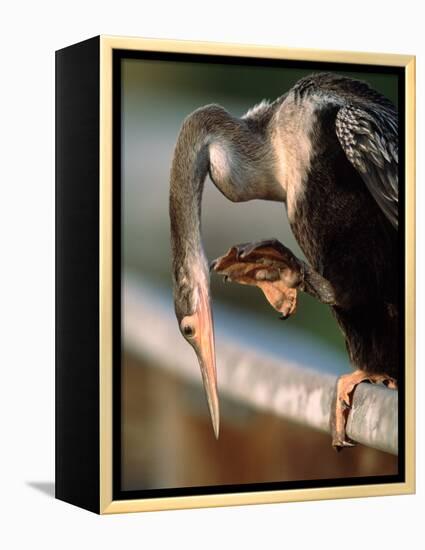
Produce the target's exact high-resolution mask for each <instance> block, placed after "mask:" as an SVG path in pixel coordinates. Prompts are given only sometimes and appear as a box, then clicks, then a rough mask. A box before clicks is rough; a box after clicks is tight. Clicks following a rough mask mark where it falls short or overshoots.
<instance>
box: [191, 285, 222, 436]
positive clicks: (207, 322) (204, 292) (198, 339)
mask: <svg viewBox="0 0 425 550" xmlns="http://www.w3.org/2000/svg"><path fill="white" fill-rule="evenodd" d="M194 317H196V321H197V323H196V324H197V327H198V330H197V334H196V335H195V339H194V340H195V341H194V344H195V345H194V349H195V351H196V355H197V356H198V361H199V365H200V367H201V374H202V380H203V383H204V388H205V393H206V396H207V401H208V407H209V410H210V415H211V421H212V425H213V429H214V434H215V437H216V439H218V435H219V429H220V408H219V402H218V392H217V370H216V365H215V347H214V323H213V318H212V311H211V304H210V298H209V292H208V288H207V287H206V286H204V285H199V301H198V307H197V310H196V312H195V314H194Z"/></svg>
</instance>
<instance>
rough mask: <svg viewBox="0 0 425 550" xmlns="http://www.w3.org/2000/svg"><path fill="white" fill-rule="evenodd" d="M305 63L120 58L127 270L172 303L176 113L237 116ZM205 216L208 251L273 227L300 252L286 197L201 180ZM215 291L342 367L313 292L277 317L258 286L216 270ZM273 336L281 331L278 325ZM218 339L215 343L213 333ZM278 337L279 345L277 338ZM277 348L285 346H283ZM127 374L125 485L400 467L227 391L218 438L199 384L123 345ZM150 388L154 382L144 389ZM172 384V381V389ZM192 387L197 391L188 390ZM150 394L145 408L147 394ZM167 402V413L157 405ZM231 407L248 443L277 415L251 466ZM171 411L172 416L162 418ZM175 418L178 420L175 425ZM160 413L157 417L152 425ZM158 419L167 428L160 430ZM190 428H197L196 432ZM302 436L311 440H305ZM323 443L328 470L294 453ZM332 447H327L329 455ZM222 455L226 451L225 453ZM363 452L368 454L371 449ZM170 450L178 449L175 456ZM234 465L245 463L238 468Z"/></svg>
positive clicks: (377, 81)
mask: <svg viewBox="0 0 425 550" xmlns="http://www.w3.org/2000/svg"><path fill="white" fill-rule="evenodd" d="M311 72H312V71H311V70H301V69H283V68H271V67H269V68H268V67H254V66H240V65H239V66H238V65H224V64H206V63H188V62H171V61H157V60H155V61H153V60H141V59H140V60H139V59H127V60H123V61H122V106H121V107H122V111H121V112H122V182H123V188H122V189H123V197H122V198H123V202H122V204H123V216H122V224H123V228H122V229H123V233H122V245H123V270H124V272H130V273H132V274H136V275H137V276H139V277H140V278H141V279H140V280H141V284H142V281H146V282H148V283H149V284H151V285H152V284H153V285H155V287H156V288H157V289H159V290H160V291H161V292H163V293H164V296H167V297H168V299H169V307H170V308H172V302H171V294H170V292H171V275H170V273H171V269H170V268H171V256H170V236H169V221H168V185H169V171H170V164H171V159H172V154H173V148H174V145H175V141H176V138H177V135H178V132H179V128H180V126H181V124H182V121H183V119H184V118H185V117H186V116H187V115H188V114H189V113H190V112H192V111H193V110H194V109H197V108H198V107H200V106H202V105H205V104H208V103H218V104H220V105H222V106H223V107H225V108H226V109H227V110H228V111H229V112H231V113H232V114H234V115H236V116H241V115H242V114H244V113H245V112H246V111H247V110H248V109H249V108H251V107H252V106H254V105H255V104H257V103H259V102H260V101H261V100H263V99H269V100H274V99H275V98H276V97H278V96H280V95H282V94H283V93H285V92H286V91H287V90H288V89H289V88H290V87H291V86H292V85H294V84H295V83H296V82H297V80H299V79H300V78H302V77H303V76H305V75H307V74H310V73H311ZM343 74H346V75H347V76H351V77H354V78H360V79H362V80H366V81H368V82H369V83H370V84H371V85H372V86H373V87H374V88H375V89H377V90H379V91H380V92H382V93H383V94H384V95H386V96H387V97H389V98H390V99H391V100H392V101H393V102H394V103H395V104H397V76H395V75H390V74H369V73H358V72H344V73H343ZM202 227H203V240H204V245H205V250H206V253H207V256H208V258H209V259H213V258H215V257H217V256H219V255H221V254H223V253H224V252H225V251H226V250H227V249H228V248H229V247H230V246H231V245H233V244H236V243H239V242H246V241H254V240H258V239H263V238H269V237H275V238H277V239H279V240H280V241H281V242H283V243H284V244H286V245H287V246H288V247H289V248H291V249H292V250H293V251H294V253H295V254H297V255H298V256H300V257H302V253H301V251H300V249H299V248H298V246H297V243H296V242H295V240H294V238H293V236H292V234H291V231H290V228H289V225H288V222H287V219H286V211H285V208H284V206H283V205H282V204H279V203H272V202H265V201H253V202H248V203H241V204H233V203H231V202H229V201H228V200H227V199H226V198H225V197H224V196H223V195H221V194H220V192H219V191H218V190H217V189H216V188H215V187H214V185H213V184H212V183H211V182H209V181H207V182H206V185H205V192H204V198H203V217H202ZM211 291H212V296H213V300H214V303H215V304H217V303H224V304H226V305H227V306H229V307H231V308H232V309H234V311H236V312H239V314H240V316H241V318H242V317H243V318H244V319H251V320H252V323H254V324H255V326H258V327H259V326H261V327H262V329H263V331H264V330H266V331H268V332H270V334H278V332H277V331H279V330H280V331H282V332H283V331H286V333H287V334H291V333H293V334H295V333H296V334H297V336H298V337H300V338H302V341H303V346H301V349H297V354H298V356H297V357H298V360H299V361H300V362H302V363H304V362H305V363H306V364H309V362H311V356H312V354H315V353H316V354H317V353H318V351H317V350H319V353H320V350H324V351H326V352H329V353H331V354H332V357H333V361H332V362H333V364H331V362H329V365H328V366H329V370H330V371H332V372H339V371H341V372H344V370H345V371H347V369H348V363H347V357H346V354H345V346H344V342H343V338H342V336H341V333H340V331H339V329H338V327H337V325H336V323H335V321H334V319H333V317H332V314H331V312H330V310H329V308H327V307H325V306H323V305H321V304H319V303H318V302H316V301H315V300H313V299H312V298H310V297H309V296H306V295H304V294H301V295H300V300H299V305H298V309H297V312H296V314H295V315H294V316H293V317H291V318H290V319H289V320H288V321H286V322H285V323H279V322H278V321H277V313H276V312H274V311H273V310H272V308H271V307H270V306H269V305H268V304H267V302H266V300H265V299H264V297H263V295H262V293H261V292H260V291H259V290H258V289H253V288H251V287H244V286H240V285H232V284H229V285H224V284H223V283H222V282H221V280H220V279H219V278H218V277H213V279H212V281H211ZM123 315H125V303H124V310H123ZM216 322H217V323H220V319H218V320H217V318H216ZM146 330H149V327H146ZM176 331H178V326H177V322H176ZM275 339H277V340H278V336H277V337H275ZM216 343H217V346H219V345H220V342H219V341H218V340H217V342H216ZM164 345H166V342H164ZM299 348H300V347H299ZM276 349H277V350H279V347H278V344H277V348H276ZM281 353H282V354H284V353H285V349H282V350H281ZM303 353H304V354H305V358H306V360H305V361H303ZM194 364H195V365H196V360H195V357H194ZM335 365H336V366H335ZM196 368H197V367H196ZM218 369H219V365H218ZM123 381H124V383H123V416H122V418H123V456H122V458H123V461H122V464H123V475H122V479H123V488H124V489H142V488H152V487H170V486H171V487H174V486H189V485H208V484H220V483H247V482H258V481H271V480H284V479H312V478H317V477H338V476H341V475H342V476H344V475H370V474H371V472H372V473H373V474H376V473H380V472H382V473H389V472H390V473H391V472H392V471H393V469H394V468H395V467H396V462H395V459H393V457H388V456H386V455H382V454H381V453H378V452H375V451H371V450H369V449H356V450H354V451H350V452H349V453H348V455H346V454H345V453H343V455H345V456H344V458H343V459H341V458H339V457H337V455H336V454H335V453H333V451H332V449H331V448H330V439H329V437H327V436H325V435H322V434H314V435H312V434H311V433H310V435H308V434H309V430H307V429H305V428H299V427H297V428H295V427H294V426H291V425H290V424H289V423H288V422H284V421H281V420H278V419H271V418H270V417H269V415H262V414H261V413H258V412H256V411H248V410H247V411H245V413H246V414H245V413H244V412H243V407H240V406H238V407H239V408H238V407H237V406H236V405H234V404H233V405H232V404H231V403H230V404H229V407H230V410H231V411H233V412H231V413H229V415H227V416H226V415H225V416H224V419H223V420H224V428H223V430H222V434H224V435H222V437H221V439H220V441H219V442H218V443H217V442H215V440H214V439H213V435H212V429H211V427H210V425H209V419H208V413H207V409H206V405H205V403H204V401H203V396H202V393H201V392H200V390H199V389H198V388H192V389H190V388H189V389H187V388H186V389H184V390H182V387H181V384H182V383H181V382H179V381H178V380H174V379H172V377H171V378H170V375H167V374H164V373H161V372H160V371H158V369H157V368H153V366H152V365H151V364H150V363H148V362H147V361H144V360H143V358H140V357H138V358H135V357H131V356H130V354H129V353H128V352H126V350H124V356H123ZM146 388H150V389H149V392H148V394H149V399H148V400H146V391H147V390H146ZM164 388H168V390H167V391H168V392H169V393H170V395H169V396H168V398H167V399H168V400H169V401H167V406H166V407H167V410H168V411H169V410H170V408H171V409H172V410H173V411H174V412H173V414H172V415H171V416H170V415H169V414H168V413H167V412H166V411H164V407H163V406H161V403H162V404H163V403H164V401H161V402H156V401H155V396H161V395H162V392H163V391H165V390H164ZM169 388H174V390H170V391H169ZM176 388H180V389H176ZM188 391H189V393H190V392H192V397H193V396H195V397H193V398H192V399H189V398H188V397H187V392H188ZM185 392H186V393H185ZM143 396H144V397H143ZM196 396H197V397H196ZM158 399H159V397H158ZM194 400H195V401H196V402H198V401H199V400H201V401H200V402H201V404H202V406H200V407H195V409H196V414H195V413H194V412H193V410H192V409H193V401H194ZM150 401H153V402H152V404H151V406H150V408H149V407H147V402H150ZM191 407H192V408H191ZM238 411H239V412H238ZM241 411H242V413H241ZM248 413H249V414H248ZM164 414H166V415H167V414H168V416H165V417H162V415H164ZM238 414H239V415H240V414H242V417H243V418H244V419H246V417H247V415H248V416H249V418H251V420H250V421H249V422H242V423H240V422H239V424H238V425H239V427H240V426H243V428H240V430H242V431H241V434H242V435H241V434H239V436H238V437H239V439H241V438H242V439H243V441H244V446H246V448H247V449H249V448H250V445H251V446H254V447H255V446H256V445H258V442H259V441H261V437H263V435H264V432H265V426H274V428H273V430H272V432H273V434H274V435H273V437H272V436H270V437H269V439H268V440H267V441H268V442H267V443H264V444H265V445H266V450H265V452H264V453H263V455H264V457H263V458H261V459H258V461H257V462H258V464H257V467H256V468H252V467H249V468H247V463H246V461H247V460H250V459H249V457H248V455H249V451H247V452H245V453H244V454H243V455H241V453H239V452H238V451H237V449H234V450H232V449H233V447H232V446H233V445H234V444H235V438H234V437H233V438H230V439H229V440H228V438H227V437H226V435H225V434H226V422H227V423H228V424H229V425H231V424H232V421H233V422H234V419H235V418H237V417H238ZM167 418H168V422H170V423H171V424H170V426H169V430H167V420H166V419H167ZM178 418H180V421H178V420H177V419H178ZM200 419H201V420H200ZM195 420H196V422H198V421H199V422H200V426H201V427H200V426H198V424H196V422H195V424H196V427H195V428H194V426H193V424H194V421H195ZM176 422H178V423H179V427H176ZM158 423H159V424H160V425H161V426H162V428H159V427H158ZM155 426H156V427H155ZM164 429H165V431H166V433H167V434H168V435H167V436H166V437H164ZM297 430H298V432H297ZM170 431H172V432H173V433H180V436H179V437H180V443H179V442H178V441H177V440H176V439H175V438H173V437H171V436H170ZM198 431H199V434H200V435H199V434H198V436H197V435H196V434H197V433H198ZM310 432H311V430H310ZM227 433H229V432H227ZM288 433H291V434H292V435H293V434H294V433H295V434H298V435H293V437H292V436H291V444H290V445H289V448H288V447H287V446H284V449H282V443H281V442H282V441H283V440H284V439H285V435H284V434H288ZM260 434H261V435H260ZM320 438H323V439H320ZM182 439H183V440H186V439H187V440H188V441H189V440H190V441H191V443H190V445H189V443H187V444H186V447H185V451H184V452H183V451H182V449H181V440H182ZM236 440H238V438H236ZM308 441H313V442H315V443H314V444H313V443H312V444H311V446H310V445H309V444H308ZM317 441H321V443H318V442H317ZM173 442H174V443H173ZM187 445H189V446H187ZM319 447H320V449H321V452H322V453H323V456H324V457H325V458H326V460H327V461H328V465H327V467H326V468H325V469H324V470H323V468H321V466H320V462H321V461H320V460H319V461H318V460H311V461H310V462H309V465H306V464H304V462H305V461H300V460H299V456H300V453H305V452H313V453H316V452H317V450H318V448H319ZM177 448H179V449H180V451H178V450H177ZM285 449H286V454H285ZM328 451H329V453H328ZM170 453H171V454H172V455H173V456H172V457H171V459H170V460H168V462H167V461H166V460H165V458H164V457H165V456H168V455H169V454H170ZM217 453H218V454H217ZM330 453H333V454H335V456H333V455H332V457H331V454H330ZM350 453H351V454H350ZM362 453H363V454H362ZM365 453H366V455H365ZM223 455H224V456H225V457H226V459H225V463H223V464H222V463H221V461H222V460H224V459H223ZM364 456H367V457H368V458H367V460H365V459H364ZM229 457H230V458H229ZM294 457H295V460H297V458H296V457H298V466H299V467H298V468H297V467H294ZM362 457H363V458H362ZM164 460H165V463H164V464H163V463H162V462H163V461H164ZM176 460H177V461H179V462H178V464H177V465H176V463H175V461H176ZM202 460H204V461H207V462H208V461H209V463H210V466H209V468H201V466H200V464H201V463H202ZM170 461H171V462H170ZM173 461H174V462H173ZM191 461H194V462H193V465H192V466H193V467H189V465H190V463H191ZM244 461H245V462H244ZM307 462H308V461H307ZM171 463H172V464H171ZM301 464H302V466H301ZM365 464H366V466H367V467H366V466H365ZM329 465H332V466H331V467H330V466H329ZM347 465H348V466H347ZM300 468H301V469H300ZM347 468H348V469H347ZM174 471H175V472H177V473H175V474H173V475H171V474H170V472H174ZM202 472H203V473H202ZM241 472H246V473H245V474H244V475H241Z"/></svg>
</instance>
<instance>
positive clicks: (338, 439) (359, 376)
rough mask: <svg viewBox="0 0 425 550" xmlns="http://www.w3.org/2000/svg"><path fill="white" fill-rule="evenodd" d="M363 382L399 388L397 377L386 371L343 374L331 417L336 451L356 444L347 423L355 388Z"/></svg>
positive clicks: (336, 389)
mask: <svg viewBox="0 0 425 550" xmlns="http://www.w3.org/2000/svg"><path fill="white" fill-rule="evenodd" d="M361 382H370V383H372V384H380V383H382V384H385V385H386V386H387V387H389V388H391V389H397V381H396V379H395V378H392V377H391V376H388V375H387V374H385V373H382V374H371V373H367V372H365V371H362V370H356V371H354V372H353V373H350V374H343V375H342V376H340V377H339V378H338V381H337V384H336V388H335V396H334V402H333V405H332V411H331V418H330V423H331V434H332V446H333V447H334V449H335V450H336V451H341V450H342V449H343V448H344V447H354V446H355V445H356V443H355V442H354V441H352V440H351V439H350V438H349V437H348V436H347V434H346V425H347V419H348V414H349V412H350V409H351V407H352V405H353V397H354V390H355V389H356V387H357V386H358V384H360V383H361Z"/></svg>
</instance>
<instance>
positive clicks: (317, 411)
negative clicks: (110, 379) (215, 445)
mask: <svg viewBox="0 0 425 550" xmlns="http://www.w3.org/2000/svg"><path fill="white" fill-rule="evenodd" d="M123 303H124V307H123V326H124V331H123V335H124V345H125V347H126V349H128V350H129V351H131V352H132V353H134V354H135V355H137V356H141V357H144V358H147V359H151V360H153V361H154V362H155V363H156V364H158V365H160V366H161V367H162V368H165V369H168V370H170V371H173V372H175V373H176V374H178V375H179V376H181V377H183V378H185V379H188V380H190V381H193V382H195V383H197V384H202V381H201V376H200V372H199V367H198V364H197V361H196V357H195V355H194V353H193V351H192V350H191V348H190V346H189V345H188V344H187V343H186V342H184V340H183V338H182V336H181V335H180V332H179V330H178V326H177V322H176V319H175V317H174V314H173V311H172V308H171V307H169V303H168V304H167V303H166V302H165V300H164V299H163V298H161V294H159V293H158V292H155V291H153V290H152V288H150V287H149V286H146V285H144V284H143V282H142V281H141V280H139V279H137V278H135V277H134V276H126V277H125V278H124V285H123ZM216 348H217V370H218V377H219V392H220V394H222V395H226V396H229V397H231V398H233V399H235V400H238V401H240V402H242V403H244V404H246V405H250V406H252V407H255V408H257V409H259V410H263V411H271V412H273V413H275V414H276V415H277V416H279V417H282V418H286V419H289V420H292V421H295V422H298V423H300V424H303V425H305V426H309V427H311V428H316V429H319V430H322V431H324V432H329V415H330V410H331V403H332V398H333V393H334V389H335V383H336V379H337V377H336V376H334V375H331V374H327V373H323V372H320V371H316V370H314V369H312V368H307V367H304V366H302V365H301V366H300V365H299V364H296V363H294V362H290V361H287V360H286V359H285V358H282V359H276V358H274V357H271V356H270V357H268V356H265V354H264V353H263V352H261V353H260V352H259V351H258V350H256V349H255V342H253V343H252V345H251V346H250V348H249V349H248V348H247V346H246V345H245V344H243V345H242V344H241V343H240V342H238V341H237V339H232V341H224V339H223V338H220V341H217V342H216ZM347 433H348V435H349V437H351V438H352V439H353V440H354V441H357V442H359V443H362V444H364V445H367V446H368V447H372V448H374V449H378V450H381V451H385V452H387V453H391V454H393V455H396V454H397V453H398V392H397V391H394V390H390V389H387V388H385V387H383V386H376V385H371V384H361V385H359V386H358V387H357V389H356V391H355V395H354V402H353V407H352V409H351V411H350V414H349V417H348V423H347Z"/></svg>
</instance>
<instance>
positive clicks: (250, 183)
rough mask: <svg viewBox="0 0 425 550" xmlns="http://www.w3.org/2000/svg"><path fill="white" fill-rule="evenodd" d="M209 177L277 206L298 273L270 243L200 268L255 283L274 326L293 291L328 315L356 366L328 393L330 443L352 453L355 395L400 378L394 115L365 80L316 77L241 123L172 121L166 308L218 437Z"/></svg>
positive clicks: (222, 114)
mask: <svg viewBox="0 0 425 550" xmlns="http://www.w3.org/2000/svg"><path fill="white" fill-rule="evenodd" d="M208 174H209V176H210V178H211V180H212V181H213V182H214V184H215V185H216V187H217V188H218V189H219V190H220V191H221V192H222V193H223V194H224V195H225V196H226V197H227V198H228V199H229V200H231V201H234V202H239V201H248V200H252V199H265V200H271V201H281V202H284V203H285V205H286V209H287V214H288V219H289V222H290V226H291V229H292V231H293V233H294V236H295V238H296V240H297V241H298V243H299V245H300V247H301V249H302V250H303V252H304V254H305V256H306V258H307V261H308V264H307V263H305V262H304V261H302V260H300V259H298V258H297V257H295V255H294V254H293V253H292V252H291V251H290V250H289V249H288V248H286V247H285V246H284V245H282V244H281V243H279V242H278V241H277V240H275V239H268V240H264V241H259V242H254V243H246V244H242V245H236V246H233V247H232V248H231V249H230V250H229V251H228V252H227V253H226V254H225V255H224V256H222V257H221V258H218V259H217V260H215V261H214V262H213V263H212V264H211V269H212V270H214V271H215V272H217V273H221V274H223V275H225V276H226V277H228V278H230V280H232V281H236V282H239V283H242V284H250V285H255V286H258V287H260V288H261V289H262V291H263V292H264V294H265V296H266V298H267V299H268V301H269V302H270V303H271V304H272V306H273V307H274V308H275V309H277V310H278V311H280V312H281V314H282V316H283V318H286V317H287V316H288V315H290V314H291V313H292V312H293V311H294V309H295V305H296V294H297V290H302V291H304V292H307V293H309V294H310V295H312V296H314V297H315V298H317V299H318V300H320V301H321V302H322V303H324V304H327V305H329V306H330V307H331V308H332V310H333V312H334V315H335V317H336V320H337V321H338V324H339V326H340V328H341V330H342V332H343V334H344V337H345V340H346V346H347V350H348V354H349V357H350V361H351V363H352V365H353V367H354V368H355V371H354V372H353V373H351V374H347V375H343V376H341V377H340V378H339V380H338V383H337V387H336V399H335V406H334V407H333V411H332V414H331V419H332V426H331V427H332V434H333V445H334V446H335V448H342V447H345V446H351V445H353V442H352V441H351V440H350V439H349V438H348V437H347V435H346V433H345V424H346V418H347V411H348V410H349V407H350V405H351V403H352V395H353V391H354V389H355V387H356V385H357V384H358V383H360V382H362V381H366V380H367V381H370V382H383V383H385V384H386V385H388V386H389V387H393V388H395V387H396V377H397V374H398V357H399V353H398V300H399V297H398V120H397V111H396V109H395V107H394V106H393V104H392V103H391V102H390V101H389V100H388V99H386V98H385V97H384V96H382V95H381V94H380V93H378V92H376V91H375V90H373V89H372V88H370V87H369V86H368V85H367V84H366V83H364V82H361V81H358V80H354V79H350V78H346V77H343V76H337V75H334V74H328V73H323V74H313V75H311V76H308V77H306V78H303V79H301V80H300V81H298V82H297V83H296V85H295V86H294V87H293V88H292V89H291V90H290V91H289V92H288V93H286V94H285V95H283V96H282V97H279V98H278V99H276V100H275V101H274V102H273V103H268V102H265V101H263V102H262V103H260V104H259V105H257V106H256V107H254V108H253V109H251V110H249V111H248V112H247V113H246V115H244V116H243V117H242V118H236V117H233V116H232V115H230V114H229V113H228V112H227V111H226V110H225V109H223V108H222V107H220V106H218V105H207V106H205V107H202V108H200V109H197V110H196V111H194V112H193V113H192V114H190V115H189V116H188V117H187V118H186V119H185V121H184V122H183V125H182V128H181V130H180V133H179V136H178V140H177V143H176V147H175V152H174V158H173V162H172V169H171V184H170V219H171V235H172V256H173V280H174V301H175V311H176V316H177V319H178V321H179V324H180V329H181V332H182V334H183V336H184V337H185V338H186V339H187V341H188V342H189V343H190V344H191V345H192V346H193V348H194V349H195V351H196V354H197V356H198V359H199V362H200V366H201V371H202V376H203V381H204V386H205V389H206V394H207V399H208V404H209V409H210V413H211V418H212V423H213V427H214V432H215V434H216V436H218V431H219V406H218V397H217V381H216V380H217V378H216V367H215V352H214V333H213V321H212V316H211V307H210V293H209V266H208V263H207V260H206V257H205V254H204V252H203V247H202V241H201V230H200V220H201V199H202V191H203V185H204V180H205V178H206V176H207V175H208Z"/></svg>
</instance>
